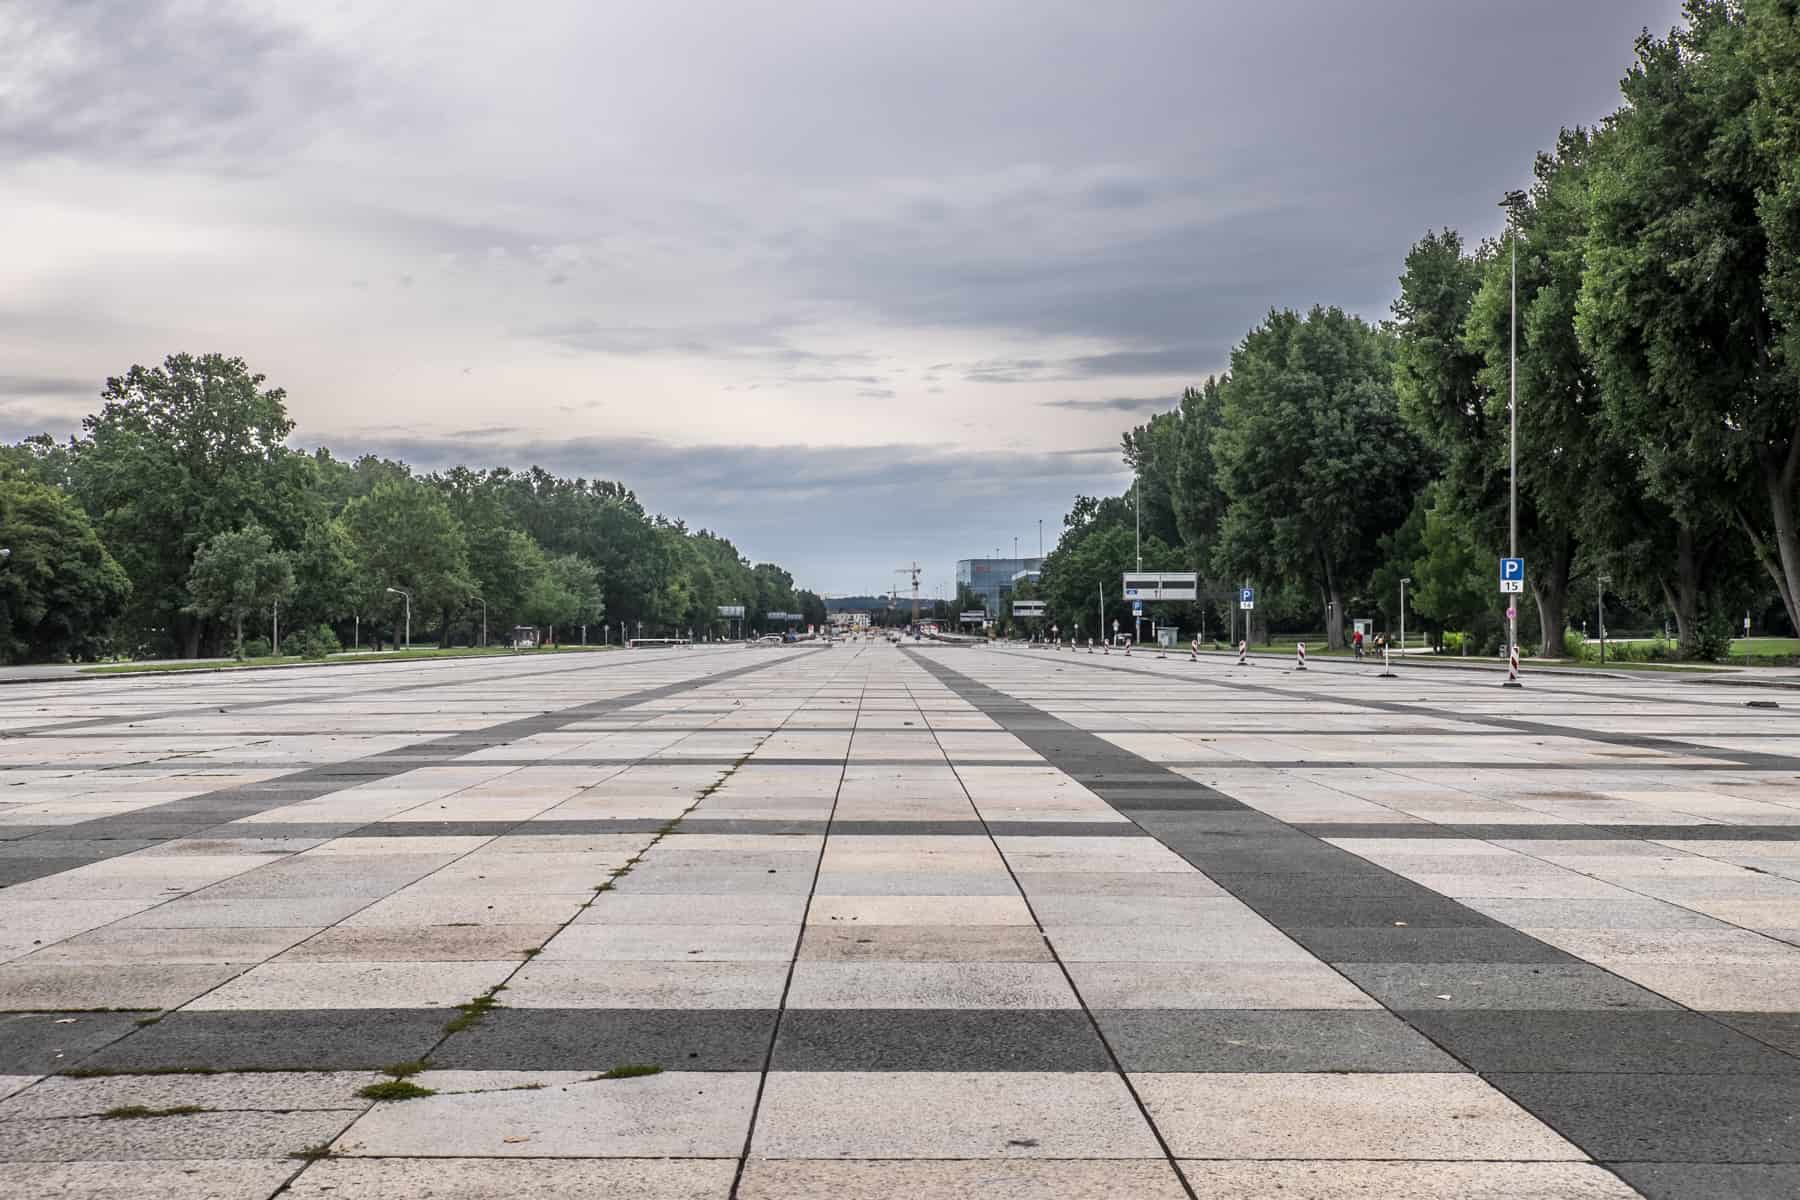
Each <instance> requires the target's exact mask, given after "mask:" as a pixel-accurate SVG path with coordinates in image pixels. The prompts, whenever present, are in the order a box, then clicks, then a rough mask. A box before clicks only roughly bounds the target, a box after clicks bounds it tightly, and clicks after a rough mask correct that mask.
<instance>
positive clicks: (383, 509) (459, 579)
mask: <svg viewBox="0 0 1800 1200" xmlns="http://www.w3.org/2000/svg"><path fill="white" fill-rule="evenodd" d="M343 523H344V528H345V530H346V531H347V532H348V533H349V535H350V540H351V542H352V544H353V545H354V546H355V547H356V560H357V563H358V565H359V567H360V570H359V574H360V576H361V578H362V589H361V594H360V596H359V598H358V599H359V603H360V605H361V610H362V611H365V612H366V611H370V610H372V609H373V608H374V607H375V605H376V604H377V603H378V602H380V601H381V598H382V597H383V596H385V594H386V589H388V588H390V587H392V588H399V589H401V590H403V591H406V592H409V593H411V595H412V602H411V605H412V611H413V612H414V614H423V613H429V612H433V611H438V612H442V611H445V610H448V609H451V608H453V607H455V606H456V605H458V604H461V603H462V602H463V601H464V599H465V598H466V597H467V596H468V595H469V593H470V592H471V591H473V590H474V587H473V583H472V581H471V580H470V578H469V564H468V555H467V551H466V549H465V547H464V542H463V531H462V527H461V526H460V525H458V524H457V522H456V517H455V516H454V515H453V514H452V513H451V512H450V506H449V505H448V504H446V503H445V501H444V498H443V496H442V495H440V494H439V493H438V492H437V491H436V490H435V489H433V488H431V487H429V486H427V485H426V484H424V483H421V482H420V481H419V480H416V479H410V478H408V479H387V480H383V481H382V482H380V483H378V484H376V485H375V486H374V487H373V488H371V489H370V491H369V494H368V495H366V496H358V497H357V498H356V499H354V500H352V501H350V503H349V504H347V505H345V506H344V514H343ZM394 611H395V612H398V611H400V607H399V606H396V607H395V609H394Z"/></svg>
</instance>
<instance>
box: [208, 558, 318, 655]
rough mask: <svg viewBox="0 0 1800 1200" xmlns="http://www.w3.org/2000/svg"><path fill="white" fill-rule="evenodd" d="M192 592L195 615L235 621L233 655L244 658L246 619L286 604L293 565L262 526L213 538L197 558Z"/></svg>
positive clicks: (292, 587)
mask: <svg viewBox="0 0 1800 1200" xmlns="http://www.w3.org/2000/svg"><path fill="white" fill-rule="evenodd" d="M187 590H188V594H189V595H190V596H192V597H193V600H192V601H191V602H190V603H191V604H192V606H193V608H194V610H195V611H196V612H199V613H201V614H202V615H205V616H210V617H223V618H225V619H227V620H229V621H230V622H231V626H232V633H233V643H232V646H233V653H235V654H236V655H237V656H238V657H240V658H241V657H243V653H244V618H245V617H247V616H249V615H250V614H251V613H254V612H260V611H261V610H262V609H264V608H267V607H268V606H269V605H271V604H274V603H276V602H278V601H281V600H285V599H287V597H288V594H289V593H290V592H292V591H293V590H294V565H293V563H291V562H290V561H289V560H288V557H287V555H285V554H283V553H282V552H281V551H279V550H277V549H276V548H275V543H274V539H272V538H271V537H270V536H269V533H268V531H267V530H265V529H263V528H262V527H261V526H259V525H247V526H245V527H244V528H243V529H238V530H233V531H231V532H229V533H218V534H214V535H213V536H212V537H211V538H208V539H207V540H206V542H205V543H204V544H202V545H201V547H200V549H199V551H198V553H196V554H195V555H194V566H193V569H192V570H191V571H190V572H189V573H188V581H187Z"/></svg>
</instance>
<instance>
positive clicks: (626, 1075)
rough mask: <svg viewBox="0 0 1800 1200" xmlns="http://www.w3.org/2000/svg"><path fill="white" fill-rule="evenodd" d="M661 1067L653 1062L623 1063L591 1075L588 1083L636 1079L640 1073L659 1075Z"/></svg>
mask: <svg viewBox="0 0 1800 1200" xmlns="http://www.w3.org/2000/svg"><path fill="white" fill-rule="evenodd" d="M661 1074H662V1068H661V1067H659V1066H657V1065H656V1064H655V1063H623V1064H621V1065H620V1066H616V1067H613V1068H612V1069H610V1070H608V1071H604V1072H602V1073H601V1074H599V1075H594V1076H591V1077H590V1078H589V1080H588V1082H589V1083H594V1082H597V1081H599V1080H602V1079H636V1078H638V1077H639V1076H640V1075H661Z"/></svg>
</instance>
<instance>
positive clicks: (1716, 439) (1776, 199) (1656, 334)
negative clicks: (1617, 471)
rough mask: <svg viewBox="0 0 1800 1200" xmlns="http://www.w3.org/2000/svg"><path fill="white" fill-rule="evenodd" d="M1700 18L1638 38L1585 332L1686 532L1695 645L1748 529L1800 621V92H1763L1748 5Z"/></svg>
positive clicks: (1598, 196)
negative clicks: (1793, 267)
mask: <svg viewBox="0 0 1800 1200" xmlns="http://www.w3.org/2000/svg"><path fill="white" fill-rule="evenodd" d="M1786 7H1787V10H1788V11H1787V14H1786V15H1785V16H1784V15H1783V13H1782V11H1781V6H1779V5H1776V6H1768V5H1763V6H1759V9H1758V11H1759V21H1761V20H1764V19H1766V20H1767V21H1770V22H1773V23H1774V24H1776V25H1778V24H1779V23H1780V22H1781V21H1782V20H1786V21H1788V22H1789V23H1790V24H1791V21H1792V15H1791V10H1792V6H1791V5H1789V6H1786ZM1685 15H1686V19H1687V24H1686V25H1685V26H1683V27H1681V28H1678V29H1676V30H1674V31H1672V32H1671V33H1670V34H1669V35H1668V36H1667V37H1666V38H1658V37H1654V36H1651V35H1649V34H1648V33H1646V34H1645V35H1643V36H1642V37H1640V38H1639V39H1638V44H1637V61H1636V63H1635V64H1634V65H1633V67H1632V69H1631V71H1630V73H1629V74H1628V75H1627V76H1626V77H1625V79H1624V81H1623V82H1622V83H1621V90H1622V91H1623V93H1624V96H1625V100H1626V104H1625V107H1624V108H1622V109H1620V111H1619V112H1618V113H1616V114H1615V115H1614V116H1613V117H1612V119H1611V120H1610V121H1609V122H1608V125H1607V128H1606V131H1605V135H1604V137H1603V138H1602V139H1601V144H1600V148H1599V153H1598V155H1597V159H1596V170H1595V171H1594V175H1593V183H1592V186H1591V189H1590V198H1591V213H1592V219H1591V224H1590V230H1589V235H1588V245H1587V270H1586V273H1585V276H1584V279H1583V285H1582V290H1581V296H1580V301H1579V306H1578V310H1577V312H1578V316H1577V328H1578V330H1579V333H1580V336H1581V341H1582V345H1583V346H1584V347H1585V348H1586V350H1587V351H1588V353H1589V354H1590V355H1591V356H1592V358H1593V360H1594V365H1595V369H1596V374H1597V376H1598V379H1599V382H1600V387H1601V394H1602V398H1603V402H1604V405H1605V408H1606V411H1607V415H1608V418H1609V423H1610V426H1611V428H1612V430H1613V432H1614V434H1615V435H1616V436H1618V437H1619V438H1621V439H1623V440H1624V441H1625V442H1626V444H1627V445H1628V446H1629V448H1630V450H1631V452H1632V454H1633V456H1634V459H1635V461H1636V462H1637V464H1638V467H1639V471H1640V474H1641V477H1642V479H1643V483H1644V486H1645V487H1646V489H1647V491H1648V493H1649V495H1650V496H1651V497H1652V498H1653V499H1655V500H1656V501H1658V502H1659V503H1660V504H1662V505H1663V506H1664V507H1666V509H1667V510H1668V513H1669V515H1670V517H1671V518H1672V520H1673V522H1674V525H1675V527H1676V531H1677V535H1678V537H1677V546H1676V550H1677V568H1676V572H1675V580H1674V588H1673V592H1674V596H1673V601H1674V604H1675V610H1676V619H1677V622H1678V623H1679V625H1680V627H1681V640H1682V646H1683V650H1684V652H1689V653H1692V652H1694V651H1695V649H1696V648H1697V646H1698V641H1699V638H1700V626H1701V624H1702V620H1703V618H1704V616H1705V610H1706V608H1707V607H1708V606H1709V605H1716V604H1717V603H1718V602H1719V596H1718V595H1716V594H1709V593H1717V592H1718V591H1719V589H1720V587H1721V586H1724V587H1726V588H1727V589H1728V588H1729V587H1730V586H1731V581H1726V580H1719V579H1715V578H1709V577H1708V572H1707V571H1706V569H1705V566H1706V564H1705V563H1704V561H1703V559H1704V557H1705V552H1706V550H1707V549H1708V548H1710V547H1711V546H1712V545H1714V544H1715V543H1716V541H1717V539H1718V538H1719V537H1720V535H1721V533H1722V531H1724V530H1725V529H1727V528H1729V527H1730V526H1731V525H1732V524H1734V523H1735V524H1737V525H1738V526H1740V527H1741V528H1744V529H1745V530H1746V531H1747V532H1749V533H1750V535H1751V537H1752V539H1753V540H1756V541H1759V542H1760V543H1761V544H1762V545H1763V546H1765V547H1766V548H1767V550H1768V552H1769V553H1768V557H1767V559H1766V561H1769V562H1772V563H1774V564H1776V565H1778V566H1779V574H1778V578H1777V580H1776V581H1777V583H1778V586H1779V591H1780V593H1781V596H1782V602H1783V604H1784V606H1785V607H1786V608H1787V612H1788V616H1789V619H1790V621H1794V622H1795V623H1796V625H1797V626H1800V610H1797V609H1796V607H1795V599H1796V596H1800V528H1797V526H1796V501H1797V499H1800V387H1797V386H1796V382H1797V379H1796V376H1795V375H1794V373H1793V372H1792V370H1791V367H1790V364H1789V362H1788V361H1787V359H1786V357H1785V356H1784V353H1783V350H1782V347H1783V346H1784V345H1787V344H1789V342H1790V339H1791V336H1792V334H1791V330H1790V329H1789V327H1788V325H1787V323H1786V322H1787V318H1786V317H1785V316H1784V312H1786V311H1787V310H1785V309H1784V307H1783V303H1784V302H1783V300H1782V299H1781V296H1782V281H1783V280H1784V279H1785V278H1787V277H1788V271H1787V269H1786V268H1784V267H1783V265H1782V260H1781V256H1780V255H1779V254H1775V255H1772V254H1771V238H1770V231H1769V229H1768V228H1767V227H1766V226H1765V225H1764V223H1763V222H1764V217H1765V215H1770V216H1773V217H1775V218H1776V219H1777V221H1778V222H1779V219H1780V214H1781V212H1783V211H1785V209H1784V204H1783V202H1782V200H1781V199H1780V197H1781V196H1782V195H1784V194H1786V193H1784V190H1783V180H1784V179H1786V178H1788V177H1789V176H1790V175H1791V171H1792V167H1793V163H1792V160H1791V158H1785V159H1784V158H1782V157H1781V154H1780V150H1781V149H1782V147H1783V146H1784V143H1783V141H1782V138H1781V136H1780V134H1779V133H1777V132H1776V131H1777V130H1778V129H1781V128H1791V118H1792V115H1793V114H1794V112H1795V106H1796V104H1800V96H1796V95H1795V94H1793V93H1792V92H1787V93H1786V94H1777V93H1778V92H1779V89H1777V92H1770V91H1769V90H1768V89H1767V88H1766V87H1764V88H1761V89H1759V81H1758V79H1757V77H1756V73H1755V70H1754V68H1753V66H1752V62H1751V59H1750V56H1749V54H1748V53H1747V52H1746V51H1747V47H1746V19H1747V18H1746V10H1745V7H1744V6H1743V5H1742V4H1739V3H1736V2H1735V0H1730V2H1727V0H1690V2H1689V3H1688V4H1687V6H1686V8H1685ZM1773 28H1774V26H1773V25H1759V31H1761V30H1772V29H1773ZM1757 44H1758V45H1768V44H1769V43H1768V42H1759V43H1757ZM1759 130H1760V131H1762V136H1761V137H1760V138H1759ZM1765 200H1767V201H1768V209H1767V210H1766V211H1765V208H1764V201H1765ZM1778 233H1779V230H1778ZM1771 285H1773V289H1774V290H1773V293H1771V291H1770V288H1771ZM1752 497H1754V498H1755V500H1756V501H1757V503H1755V505H1754V507H1752V506H1751V505H1750V504H1749V503H1747V501H1749V500H1750V499H1751V498H1752Z"/></svg>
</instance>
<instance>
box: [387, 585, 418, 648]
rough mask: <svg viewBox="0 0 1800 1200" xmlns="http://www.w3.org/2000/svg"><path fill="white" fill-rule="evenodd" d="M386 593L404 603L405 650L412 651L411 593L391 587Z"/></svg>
mask: <svg viewBox="0 0 1800 1200" xmlns="http://www.w3.org/2000/svg"><path fill="white" fill-rule="evenodd" d="M388 591H390V592H392V593H394V595H396V596H399V597H400V598H401V599H402V600H405V601H406V648H407V649H408V650H411V649H412V593H411V592H409V591H407V590H406V589H405V588H397V587H391V588H389V589H388Z"/></svg>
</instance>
